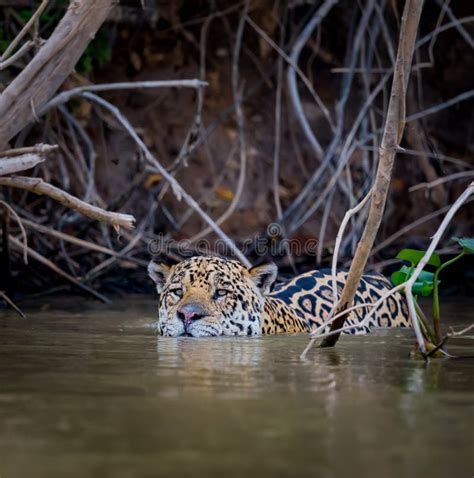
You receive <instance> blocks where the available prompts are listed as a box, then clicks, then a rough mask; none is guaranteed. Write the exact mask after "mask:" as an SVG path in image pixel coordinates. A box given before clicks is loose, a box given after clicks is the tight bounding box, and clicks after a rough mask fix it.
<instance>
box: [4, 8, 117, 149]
mask: <svg viewBox="0 0 474 478" xmlns="http://www.w3.org/2000/svg"><path fill="white" fill-rule="evenodd" d="M44 3H46V2H44ZM115 3H116V1H115V0H82V1H80V2H77V1H75V2H71V3H70V5H69V8H68V10H67V12H66V14H65V15H64V17H63V18H62V19H61V21H60V22H59V24H58V26H57V27H56V28H55V30H54V32H53V33H52V35H51V36H50V37H49V39H48V40H47V42H46V43H45V44H44V45H43V46H42V47H41V48H40V50H39V51H38V53H37V54H36V56H35V57H34V58H33V59H32V60H31V62H30V63H29V64H28V65H27V66H26V68H25V69H24V70H23V71H22V72H21V73H20V74H19V75H18V76H17V77H16V78H15V79H14V80H13V81H12V82H11V83H10V84H9V85H8V86H7V88H6V89H5V90H4V91H3V93H2V95H1V96H0V148H2V147H4V146H5V145H6V144H7V143H8V141H9V140H10V139H11V138H13V137H14V136H15V135H16V134H17V133H19V132H20V131H21V130H22V129H23V128H24V127H25V126H26V125H27V124H28V123H30V122H31V121H32V120H33V119H34V118H35V115H36V113H35V111H39V110H41V109H42V108H43V106H44V105H45V104H46V103H47V102H48V101H49V99H50V98H51V96H53V94H54V93H55V91H56V90H57V89H58V88H59V87H60V86H61V84H62V83H63V82H64V80H65V79H66V78H67V76H68V75H69V74H70V73H71V71H72V70H73V69H74V66H75V65H76V63H77V61H78V60H79V58H80V56H81V55H82V53H83V52H84V50H85V48H86V47H87V45H88V44H89V42H90V41H91V38H93V37H94V35H95V33H96V32H97V30H98V29H99V27H100V26H101V25H102V23H103V22H104V20H105V19H106V18H107V15H108V13H109V11H110V9H111V8H112V7H113V6H114V4H115Z"/></svg>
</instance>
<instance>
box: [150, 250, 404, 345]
mask: <svg viewBox="0 0 474 478" xmlns="http://www.w3.org/2000/svg"><path fill="white" fill-rule="evenodd" d="M148 273H149V275H150V277H151V278H152V279H153V281H154V282H155V284H156V289H157V292H158V294H159V305H158V321H157V329H158V332H159V333H161V334H162V335H167V336H172V337H177V336H180V335H190V336H193V337H204V336H219V335H261V334H276V333H281V332H289V333H298V332H309V331H310V330H311V329H313V328H315V327H318V326H320V325H321V324H322V323H324V321H325V320H326V319H327V317H328V315H329V313H330V310H331V307H332V303H333V298H332V293H333V292H332V281H331V275H330V274H329V273H327V272H324V271H311V272H307V273H304V274H301V275H299V276H297V277H295V278H293V279H292V280H290V281H288V282H285V283H283V284H278V285H277V286H276V287H275V288H274V289H273V290H272V286H273V285H274V282H275V280H276V275H277V268H276V266H275V265H274V264H265V265H262V266H257V267H253V268H251V269H247V268H245V267H244V266H243V265H242V264H240V263H239V262H237V261H234V260H229V259H223V258H221V257H214V256H197V257H192V258H190V259H187V260H184V261H182V262H180V263H178V264H176V265H174V266H167V265H165V264H157V263H154V262H150V264H149V266H148ZM346 275H347V273H346V272H344V271H341V272H338V274H337V288H338V291H339V293H340V292H341V291H342V288H343V286H344V281H345V278H346ZM389 288H390V282H389V281H388V280H387V279H386V278H385V277H384V276H382V275H379V274H366V275H364V276H363V278H362V280H361V284H360V286H359V289H358V291H357V294H356V297H355V300H354V303H355V304H364V303H369V304H370V303H373V302H375V301H376V300H377V299H379V298H380V297H381V296H382V294H383V293H384V292H386V291H387V290H388V289H389ZM368 310H369V307H368V306H366V307H361V308H359V309H356V310H355V311H353V312H351V313H350V315H349V317H348V319H347V323H348V324H351V325H354V326H355V327H354V328H353V329H352V330H351V333H367V332H369V330H370V328H371V327H397V326H398V327H409V326H410V321H409V318H408V311H407V307H406V304H405V299H404V298H403V296H402V295H400V294H395V295H393V296H391V297H389V298H388V299H387V300H386V301H384V304H383V305H382V306H380V307H379V309H378V310H377V313H376V314H375V315H374V316H373V318H372V319H371V320H370V322H369V323H367V324H364V325H362V326H357V324H359V323H360V322H361V320H362V319H363V317H364V316H365V315H366V313H367V312H368Z"/></svg>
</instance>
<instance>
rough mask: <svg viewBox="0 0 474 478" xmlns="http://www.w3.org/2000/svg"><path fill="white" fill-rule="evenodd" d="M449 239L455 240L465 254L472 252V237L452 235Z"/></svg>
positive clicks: (473, 245) (473, 250) (473, 242)
mask: <svg viewBox="0 0 474 478" xmlns="http://www.w3.org/2000/svg"><path fill="white" fill-rule="evenodd" d="M451 239H452V240H453V241H455V242H457V243H458V244H459V245H460V246H461V247H462V248H463V250H464V252H465V253H466V254H474V237H452V238H451Z"/></svg>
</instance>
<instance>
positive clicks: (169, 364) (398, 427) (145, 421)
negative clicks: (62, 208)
mask: <svg viewBox="0 0 474 478" xmlns="http://www.w3.org/2000/svg"><path fill="white" fill-rule="evenodd" d="M472 305H473V303H472V302H470V303H469V302H461V303H457V304H451V305H450V306H449V307H448V308H446V307H444V308H443V313H444V314H445V315H449V316H451V317H452V322H451V324H452V325H458V324H464V323H466V322H468V321H469V320H471V321H472V319H473V315H474V313H473V312H472V311H473V308H472ZM153 312H154V302H151V301H146V302H145V301H140V300H134V301H125V300H123V301H120V302H118V303H115V304H114V305H113V306H112V307H110V306H102V305H94V304H92V303H91V302H86V301H84V300H81V299H79V300H75V299H70V300H69V301H66V302H62V303H58V302H56V303H55V304H54V307H53V308H50V309H48V308H46V307H45V310H42V311H40V312H34V313H33V312H30V314H29V319H28V320H27V321H24V320H21V319H18V318H17V317H16V316H14V315H13V314H11V313H9V312H8V313H7V312H4V311H2V312H0V344H1V345H0V477H1V478H17V477H30V476H31V477H35V478H42V477H48V478H54V477H114V478H121V477H187V476H193V477H194V476H209V477H213V476H228V477H233V476H239V477H241V476H249V477H250V476H261V477H265V476H272V477H273V476H277V477H278V476H282V477H283V476H291V477H299V476H310V475H311V476H317V477H329V478H330V477H336V476H337V477H339V476H342V477H356V476H361V477H362V476H363V477H369V476H383V477H401V476H403V477H420V476H429V477H430V478H432V477H446V476H449V477H453V478H454V477H468V478H471V477H472V476H473V475H474V360H471V359H462V360H435V361H433V362H432V363H431V364H430V365H429V366H428V367H427V366H425V365H423V363H421V362H420V361H417V360H413V359H410V358H408V352H409V350H410V347H411V345H412V344H413V338H412V336H411V334H410V332H409V331H391V332H390V333H387V332H381V333H378V334H377V335H373V336H367V337H343V339H342V340H341V341H340V342H339V344H338V345H337V348H336V349H332V350H317V349H315V350H314V351H312V352H311V353H310V354H309V356H308V360H307V361H306V362H301V361H300V360H299V358H298V356H299V354H300V352H301V351H302V349H303V348H304V346H305V345H306V343H307V338H306V337H305V336H291V337H290V336H278V337H260V338H238V339H231V338H217V339H216V338H211V339H193V338H179V339H173V338H161V337H159V338H157V337H155V335H154V333H153V330H152V329H151V328H150V323H151V322H152V321H153V318H152V316H153ZM453 344H455V345H454V346H453V347H452V349H451V351H452V352H456V353H459V354H465V355H468V354H469V355H473V354H474V350H473V344H474V337H472V335H471V337H467V338H462V339H458V340H457V341H456V342H453Z"/></svg>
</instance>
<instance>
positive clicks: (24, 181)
mask: <svg viewBox="0 0 474 478" xmlns="http://www.w3.org/2000/svg"><path fill="white" fill-rule="evenodd" d="M0 186H7V187H11V188H17V189H24V190H26V191H30V192H32V193H34V194H39V195H44V196H48V197H50V198H51V199H54V200H55V201H57V202H59V203H61V204H63V205H64V206H66V207H68V208H70V209H74V210H75V211H77V212H79V213H81V214H83V215H84V216H87V217H90V218H91V219H96V220H98V221H101V222H105V223H107V224H111V225H112V226H114V227H120V226H121V227H124V228H126V229H132V228H133V227H134V223H135V218H134V217H133V216H131V215H129V214H121V213H117V212H109V211H104V209H101V208H100V207H97V206H92V205H91V204H88V203H86V202H84V201H81V200H80V199H78V198H76V197H75V196H72V195H71V194H69V193H67V192H66V191H63V190H62V189H59V188H57V187H56V186H53V185H52V184H48V183H46V182H44V181H43V180H42V179H40V178H28V177H24V176H12V177H8V178H0Z"/></svg>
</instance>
